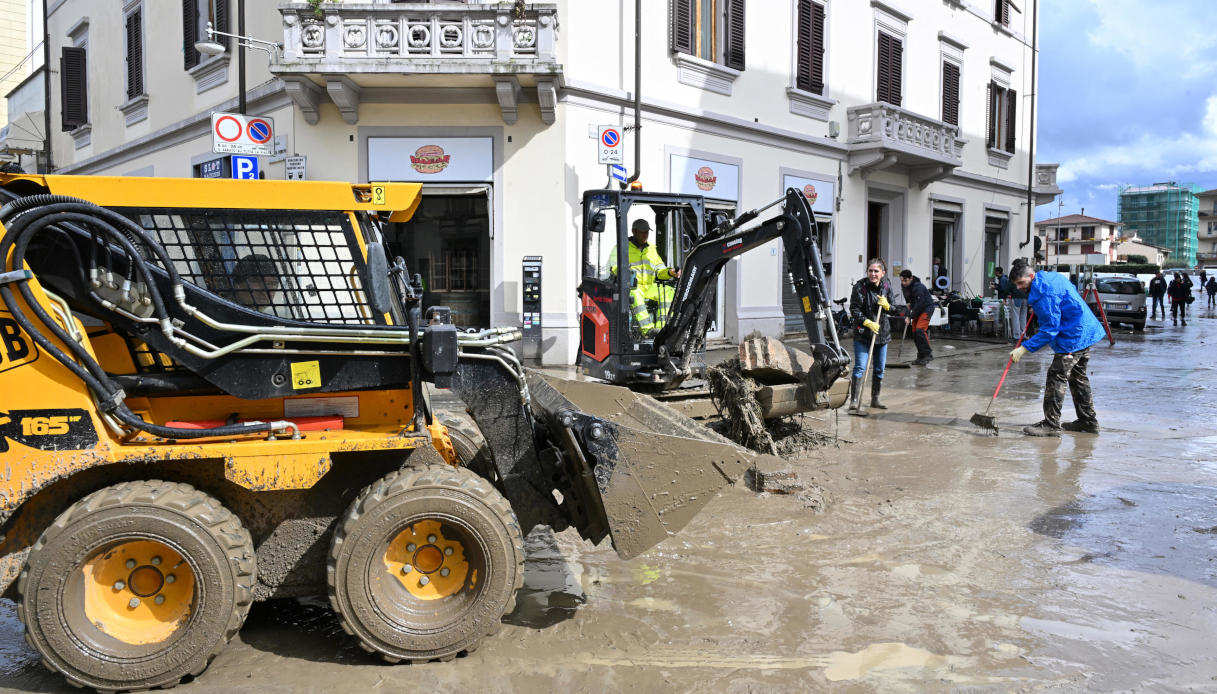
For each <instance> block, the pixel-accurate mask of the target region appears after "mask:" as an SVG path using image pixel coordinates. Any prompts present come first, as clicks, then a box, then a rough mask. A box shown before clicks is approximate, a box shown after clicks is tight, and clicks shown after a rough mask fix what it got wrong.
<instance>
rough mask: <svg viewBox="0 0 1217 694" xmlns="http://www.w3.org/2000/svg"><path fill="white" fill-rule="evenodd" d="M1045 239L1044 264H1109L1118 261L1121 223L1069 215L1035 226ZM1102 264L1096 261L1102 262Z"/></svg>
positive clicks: (1037, 223) (1082, 215)
mask: <svg viewBox="0 0 1217 694" xmlns="http://www.w3.org/2000/svg"><path fill="white" fill-rule="evenodd" d="M1035 229H1036V233H1037V234H1039V236H1040V238H1041V239H1043V248H1044V251H1043V252H1044V260H1045V262H1046V263H1047V264H1048V265H1049V266H1052V265H1088V264H1106V263H1114V262H1115V261H1116V246H1117V245H1118V242H1119V238H1120V234H1119V229H1120V224H1119V222H1112V221H1110V220H1106V219H1099V218H1098V217H1087V216H1086V215H1084V214H1070V215H1065V216H1064V217H1058V218H1056V219H1045V220H1043V221H1041V222H1036V223H1035ZM1096 256H1101V261H1102V262H1101V263H1095V262H1094V261H1095V260H1097V259H1100V258H1096Z"/></svg>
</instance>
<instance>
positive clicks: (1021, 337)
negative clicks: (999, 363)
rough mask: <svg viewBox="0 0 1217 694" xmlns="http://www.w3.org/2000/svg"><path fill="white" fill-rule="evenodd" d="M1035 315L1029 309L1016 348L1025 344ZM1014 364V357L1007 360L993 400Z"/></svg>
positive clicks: (1015, 344)
mask: <svg viewBox="0 0 1217 694" xmlns="http://www.w3.org/2000/svg"><path fill="white" fill-rule="evenodd" d="M1034 317H1035V311H1027V324H1026V325H1025V326H1023V332H1022V334H1021V335H1019V336H1018V342H1016V343H1014V349H1018V348H1019V347H1021V346H1022V345H1023V338H1024V337H1026V336H1027V331H1028V330H1030V329H1031V319H1032V318H1034ZM1013 365H1014V357H1010V358H1009V359H1007V360H1006V370H1005V371H1003V372H1001V378H1000V379H998V381H997V390H995V391H993V400H996V399H997V394H998V393H1000V392H1001V385H1002V384H1003V383H1005V382H1006V374H1008V373H1010V367H1011V366H1013Z"/></svg>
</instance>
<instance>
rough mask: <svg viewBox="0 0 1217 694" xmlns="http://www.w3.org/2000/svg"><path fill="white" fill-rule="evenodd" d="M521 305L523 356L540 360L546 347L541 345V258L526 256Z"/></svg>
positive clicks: (521, 285)
mask: <svg viewBox="0 0 1217 694" xmlns="http://www.w3.org/2000/svg"><path fill="white" fill-rule="evenodd" d="M520 287H521V291H522V292H523V295H524V296H523V302H522V303H521V306H522V310H523V315H522V316H521V317H522V319H523V326H524V328H523V332H524V340H523V345H522V346H523V352H524V353H523V356H524V358H525V359H540V358H541V352H542V351H543V350H544V346H543V345H542V344H541V256H539V255H526V256H524V281H523V282H522V283H521V284H520Z"/></svg>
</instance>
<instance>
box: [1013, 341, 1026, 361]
mask: <svg viewBox="0 0 1217 694" xmlns="http://www.w3.org/2000/svg"><path fill="white" fill-rule="evenodd" d="M1026 353H1027V348H1026V347H1023V346H1022V345H1019V346H1018V347H1015V348H1014V349H1013V350H1012V351H1011V352H1010V361H1013V362H1014V363H1015V364H1017V363H1018V360H1019V359H1022V358H1023V355H1025V354H1026Z"/></svg>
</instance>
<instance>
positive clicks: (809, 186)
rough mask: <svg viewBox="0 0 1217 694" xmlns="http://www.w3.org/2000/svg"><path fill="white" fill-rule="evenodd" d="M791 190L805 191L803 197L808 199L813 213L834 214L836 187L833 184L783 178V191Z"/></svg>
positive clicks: (788, 177) (795, 177) (814, 180)
mask: <svg viewBox="0 0 1217 694" xmlns="http://www.w3.org/2000/svg"><path fill="white" fill-rule="evenodd" d="M789 188H794V189H795V190H801V191H803V195H804V196H805V197H806V198H807V204H808V205H811V209H812V211H813V212H819V213H821V214H832V213H833V202H834V200H835V199H836V195H835V192H836V186H835V185H833V184H832V183H829V182H828V181H820V180H817V179H814V178H804V177H802V176H790V175H787V176H783V177H782V191H786V190H787V189H789Z"/></svg>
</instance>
